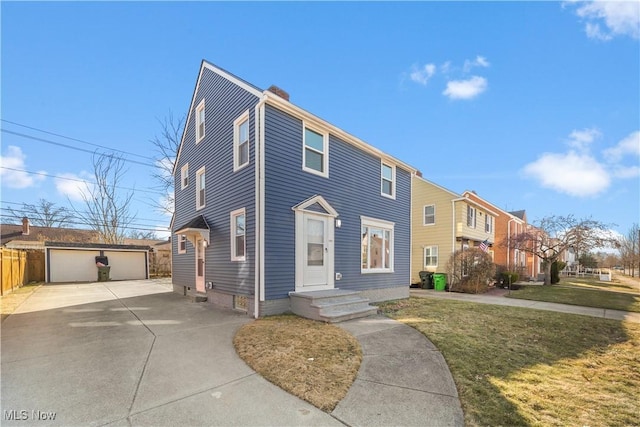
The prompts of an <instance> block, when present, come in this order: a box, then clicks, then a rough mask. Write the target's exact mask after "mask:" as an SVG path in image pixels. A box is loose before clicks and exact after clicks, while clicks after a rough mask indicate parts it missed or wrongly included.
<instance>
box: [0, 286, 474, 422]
mask: <svg viewBox="0 0 640 427" xmlns="http://www.w3.org/2000/svg"><path fill="white" fill-rule="evenodd" d="M251 321H252V319H251V318H249V317H247V316H246V315H244V314H238V313H235V312H231V311H224V310H219V309H214V308H212V307H211V306H210V305H208V304H196V303H191V302H189V301H188V300H187V299H186V298H184V297H182V296H180V295H176V294H174V293H172V292H171V285H170V282H169V281H166V280H165V281H154V280H141V281H121V282H107V283H88V284H64V285H45V286H42V287H40V288H38V289H37V290H36V291H35V292H34V293H33V294H32V295H31V296H30V297H29V298H28V299H27V300H26V301H24V302H23V303H22V305H20V306H19V307H18V309H17V310H16V311H15V312H14V314H12V315H11V316H9V317H8V318H7V319H6V320H5V321H4V322H3V323H2V339H1V344H2V347H1V356H2V365H1V369H2V385H1V392H2V400H1V403H2V405H1V408H0V412H1V416H2V420H1V421H0V423H1V424H2V425H3V426H11V425H20V426H27V425H64V426H144V425H153V426H174V425H184V426H204V425H207V426H215V425H221V426H267V425H273V426H332V425H337V426H341V425H349V426H388V425H405V426H409V425H438V426H444V425H455V426H461V425H463V415H462V410H461V407H460V402H459V400H458V397H457V392H456V388H455V385H454V383H453V380H452V377H451V374H450V372H449V369H448V367H447V365H446V363H445V362H444V358H443V357H442V355H441V354H440V352H439V351H438V350H437V349H436V348H435V347H434V346H433V345H432V344H431V343H430V342H429V341H428V340H427V339H426V338H425V337H424V336H423V335H422V334H420V333H418V332H417V331H415V330H413V329H412V328H410V327H409V326H406V325H403V324H401V323H399V322H395V321H393V320H390V319H387V318H384V317H371V318H367V319H360V320H353V321H349V322H345V323H343V324H341V327H343V328H345V329H346V330H348V331H350V332H351V333H352V334H354V335H355V336H356V337H357V338H358V340H359V341H360V343H361V345H362V349H363V353H364V360H363V363H362V365H361V367H360V371H359V372H358V376H357V378H356V381H355V382H354V384H353V386H352V387H351V389H350V390H349V392H348V394H347V396H346V397H345V398H344V399H343V401H341V402H340V403H339V404H338V406H337V407H336V409H335V410H334V411H333V413H331V414H328V413H325V412H323V411H321V410H319V409H317V408H315V407H314V406H312V405H310V404H308V403H306V402H304V401H302V400H300V399H298V398H297V397H294V396H292V395H290V394H288V393H286V392H284V391H283V390H281V389H280V388H278V387H276V386H275V385H273V384H271V383H269V382H268V381H266V380H265V379H263V378H262V377H261V376H260V375H258V374H257V373H255V372H254V371H253V370H251V369H250V368H249V367H248V366H247V365H246V364H245V363H244V362H243V361H242V360H241V359H240V358H239V357H238V356H237V355H236V352H235V350H234V348H233V344H232V340H233V337H234V335H235V333H236V331H237V330H238V328H240V327H241V326H242V325H244V324H245V323H248V322H251ZM45 419H46V420H47V421H46V423H45V422H43V420H45Z"/></svg>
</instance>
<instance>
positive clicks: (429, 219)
mask: <svg viewBox="0 0 640 427" xmlns="http://www.w3.org/2000/svg"><path fill="white" fill-rule="evenodd" d="M435 223H436V205H426V206H425V207H424V223H423V225H433V224H435Z"/></svg>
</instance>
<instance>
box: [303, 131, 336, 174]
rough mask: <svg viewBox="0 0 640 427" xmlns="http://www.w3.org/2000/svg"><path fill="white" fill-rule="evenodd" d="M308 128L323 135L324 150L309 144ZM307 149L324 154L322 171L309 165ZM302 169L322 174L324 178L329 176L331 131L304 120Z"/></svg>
mask: <svg viewBox="0 0 640 427" xmlns="http://www.w3.org/2000/svg"><path fill="white" fill-rule="evenodd" d="M307 129H309V130H310V131H311V132H313V133H315V134H318V135H320V136H322V151H321V152H320V151H318V149H317V148H314V147H311V146H310V145H307V142H306V136H307ZM307 150H311V151H313V152H315V153H318V154H321V155H322V171H318V170H316V169H313V168H310V167H307V165H306V160H307ZM302 170H303V171H305V172H309V173H312V174H315V175H319V176H322V177H324V178H329V133H328V132H327V131H325V130H321V129H320V128H318V127H315V126H313V125H310V124H309V123H308V122H305V121H304V120H303V121H302Z"/></svg>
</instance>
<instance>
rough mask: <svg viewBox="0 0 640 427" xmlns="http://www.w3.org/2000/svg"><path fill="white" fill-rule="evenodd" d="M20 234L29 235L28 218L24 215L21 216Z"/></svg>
mask: <svg viewBox="0 0 640 427" xmlns="http://www.w3.org/2000/svg"><path fill="white" fill-rule="evenodd" d="M22 235H23V236H28V235H29V218H27V217H26V216H25V217H24V218H22Z"/></svg>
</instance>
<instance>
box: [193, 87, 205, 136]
mask: <svg viewBox="0 0 640 427" xmlns="http://www.w3.org/2000/svg"><path fill="white" fill-rule="evenodd" d="M200 111H202V113H203V118H202V122H201V121H200ZM195 112H196V144H198V143H199V142H200V141H202V140H203V139H204V136H205V135H206V134H207V125H206V121H207V111H206V109H205V104H204V98H202V101H200V103H199V104H198V106H197V107H196V111H195ZM201 125H202V134H200V126H201Z"/></svg>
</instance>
